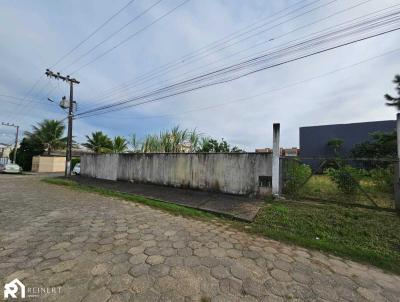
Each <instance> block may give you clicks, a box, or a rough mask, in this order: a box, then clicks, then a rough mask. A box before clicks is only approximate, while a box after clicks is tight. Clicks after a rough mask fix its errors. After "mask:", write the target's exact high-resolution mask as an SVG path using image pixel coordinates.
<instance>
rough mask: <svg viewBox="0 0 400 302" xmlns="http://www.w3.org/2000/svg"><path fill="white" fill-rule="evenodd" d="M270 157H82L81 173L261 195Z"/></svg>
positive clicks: (107, 177) (249, 155)
mask: <svg viewBox="0 0 400 302" xmlns="http://www.w3.org/2000/svg"><path fill="white" fill-rule="evenodd" d="M271 158H272V157H271V154H262V153H191V154H187V153H186V154H185V153H157V154H151V153H144V154H143V153H134V154H106V155H82V157H81V174H82V175H85V176H90V177H96V178H102V179H109V180H134V181H137V182H147V183H154V184H160V185H167V186H174V187H188V188H195V189H203V190H210V191H220V192H224V193H232V194H260V193H261V194H264V193H268V192H269V191H270V188H266V187H260V186H259V176H264V177H263V180H264V183H265V179H266V178H267V179H268V177H271V169H272V168H271Z"/></svg>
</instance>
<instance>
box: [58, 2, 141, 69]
mask: <svg viewBox="0 0 400 302" xmlns="http://www.w3.org/2000/svg"><path fill="white" fill-rule="evenodd" d="M134 1H135V0H130V1H129V2H128V3H127V4H125V5H124V6H123V7H121V8H120V9H119V10H118V11H117V12H116V13H115V14H113V15H112V16H110V17H109V18H108V19H107V20H106V21H104V22H103V23H102V24H101V25H100V26H98V27H97V28H96V29H95V30H94V31H92V32H91V33H90V34H89V35H88V36H87V37H86V38H84V39H83V40H82V41H80V42H79V43H78V44H76V45H75V46H74V47H73V48H72V49H71V50H69V51H68V52H67V53H66V54H64V55H63V56H62V57H61V58H59V59H58V60H57V61H56V62H55V63H54V64H53V65H52V66H50V68H54V67H55V66H56V65H58V64H59V63H60V62H61V61H63V60H64V59H65V58H66V57H68V56H69V55H70V54H71V53H73V52H74V51H75V50H76V49H78V48H79V47H80V46H81V45H82V44H83V43H85V42H86V41H88V40H89V39H90V38H91V37H93V36H94V35H95V34H96V33H97V32H98V31H100V30H101V29H102V28H103V27H104V26H106V25H107V24H108V23H109V22H110V21H111V20H112V19H114V18H115V17H116V16H118V15H119V14H120V13H122V12H123V11H124V10H125V9H126V8H128V6H129V5H131V4H132V3H133V2H134Z"/></svg>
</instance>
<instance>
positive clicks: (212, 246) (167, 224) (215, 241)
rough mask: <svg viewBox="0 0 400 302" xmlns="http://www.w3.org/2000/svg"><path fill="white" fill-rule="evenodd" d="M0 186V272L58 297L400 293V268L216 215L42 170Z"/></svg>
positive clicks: (114, 301)
mask: <svg viewBox="0 0 400 302" xmlns="http://www.w3.org/2000/svg"><path fill="white" fill-rule="evenodd" d="M0 192H2V194H0V202H1V203H2V211H0V279H1V280H3V281H4V280H5V279H7V278H14V277H15V278H16V277H18V278H19V279H21V280H23V281H24V282H26V284H28V285H31V286H43V287H46V286H53V285H54V286H62V288H63V291H64V292H63V295H60V296H59V297H52V298H49V299H48V301H51V302H53V301H57V302H59V301H61V302H62V301H96V302H97V301H100V302H101V301H108V302H120V301H121V302H122V301H135V302H136V301H184V302H187V301H268V302H282V301H293V302H295V301H296V302H298V301H325V302H326V301H340V302H347V301H390V302H392V301H393V302H394V301H396V302H397V301H398V297H399V296H400V288H399V287H398V284H400V278H399V277H398V276H395V275H393V274H388V273H385V272H382V271H381V270H378V269H376V268H374V267H372V266H365V265H363V264H359V263H355V262H353V261H349V260H343V259H341V258H339V257H334V256H332V255H327V254H323V253H321V252H318V251H313V250H310V251H309V250H307V249H304V248H300V247H296V246H292V245H286V244H284V243H280V242H277V241H274V240H270V239H266V238H261V237H257V236H251V235H249V234H246V233H243V232H240V231H238V230H233V229H231V228H230V227H228V226H227V225H225V224H224V223H221V222H220V221H218V220H215V221H200V220H194V219H190V218H184V217H179V216H173V215H170V214H168V213H165V212H162V211H159V210H156V209H152V208H149V207H147V206H144V205H140V204H135V203H132V202H124V201H121V200H118V199H112V198H109V197H105V196H101V195H96V194H89V193H85V192H78V191H72V190H70V189H68V188H63V187H58V186H51V185H48V184H45V183H43V182H40V181H39V177H36V176H24V178H21V179H20V180H19V182H18V187H17V184H16V183H15V181H14V178H12V176H7V175H2V176H1V177H0ZM3 192H5V193H3ZM17 193H18V194H17ZM16 209H18V211H17V210H16Z"/></svg>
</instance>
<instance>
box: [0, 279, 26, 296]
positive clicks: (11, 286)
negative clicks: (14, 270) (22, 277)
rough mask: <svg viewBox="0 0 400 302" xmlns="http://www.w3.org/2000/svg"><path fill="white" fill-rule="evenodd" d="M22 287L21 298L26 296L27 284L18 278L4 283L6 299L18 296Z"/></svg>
mask: <svg viewBox="0 0 400 302" xmlns="http://www.w3.org/2000/svg"><path fill="white" fill-rule="evenodd" d="M19 289H21V298H25V285H24V284H23V283H22V282H21V281H19V280H18V279H14V280H13V281H11V282H10V283H6V285H4V299H7V298H9V297H11V298H17V293H18V290H19Z"/></svg>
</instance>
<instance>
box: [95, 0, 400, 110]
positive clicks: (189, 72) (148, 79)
mask: <svg viewBox="0 0 400 302" xmlns="http://www.w3.org/2000/svg"><path fill="white" fill-rule="evenodd" d="M370 1H371V0H367V1H363V2H361V3H358V4H356V5H353V6H351V7H348V8H345V9H343V10H340V11H337V12H335V13H332V14H330V15H328V16H326V17H323V18H320V19H318V20H316V21H313V22H311V23H308V24H306V25H302V26H299V27H296V28H295V29H293V30H290V31H289V32H286V33H284V34H280V35H277V36H274V37H272V38H271V39H269V40H277V39H279V38H282V37H284V36H287V35H289V34H291V33H293V32H296V31H298V30H301V29H304V28H306V27H309V26H311V25H315V24H317V23H319V22H323V21H326V20H327V19H329V18H332V17H334V16H337V15H339V14H342V13H345V12H348V11H349V10H351V9H354V8H356V7H358V6H360V5H363V4H366V3H368V2H370ZM399 5H400V4H397V5H394V6H399ZM394 6H392V7H394ZM392 7H389V8H392ZM389 8H385V9H383V10H380V11H384V10H387V9H389ZM380 11H377V12H380ZM377 12H374V13H377ZM374 13H370V14H367V15H364V16H363V17H366V16H368V15H371V14H374ZM359 18H362V17H359ZM359 18H355V19H353V20H357V19H359ZM346 23H349V21H345V22H342V23H340V24H339V25H342V24H346ZM339 25H334V26H331V27H328V28H327V29H324V30H322V31H318V32H323V31H326V30H328V29H330V28H335V27H336V26H339ZM313 34H315V33H313ZM313 34H311V35H313ZM307 36H310V35H307ZM269 40H268V41H269ZM296 40H299V39H295V40H294V41H296ZM268 41H267V42H268ZM267 42H266V41H262V42H258V43H256V44H254V45H250V46H249V47H247V48H245V49H242V50H239V51H237V52H235V53H233V54H231V55H229V56H224V57H223V58H221V59H218V60H216V61H213V62H211V63H207V64H205V65H204V64H203V66H202V67H201V68H200V69H204V68H207V67H208V66H211V65H213V64H215V63H218V62H220V61H224V60H226V59H229V58H231V57H233V56H235V55H237V54H240V53H242V52H245V51H247V50H253V49H254V48H256V47H258V46H261V45H264V44H266V43H267ZM290 42H291V41H289V42H286V43H285V44H286V45H287V44H290ZM292 42H293V40H292ZM274 48H276V47H273V48H272V49H274ZM270 49H271V48H270ZM241 59H244V58H241ZM179 68H181V67H179V66H178V68H173V69H172V70H167V71H165V72H163V73H161V74H158V76H161V75H165V74H168V73H169V72H170V71H173V70H176V69H179ZM198 69H199V68H194V69H192V70H189V71H186V72H184V73H183V74H181V75H180V76H178V77H174V78H177V79H179V78H180V77H182V76H183V75H188V74H191V73H192V72H194V71H197V70H198ZM155 78H157V75H154V76H152V77H150V78H147V79H145V80H144V81H142V82H140V83H138V84H136V85H133V86H131V85H130V87H129V89H133V88H136V91H137V87H140V85H142V84H144V83H146V82H149V81H150V80H152V79H155ZM156 85H157V84H152V85H150V86H147V87H145V88H144V89H148V88H151V87H153V86H156ZM127 88H128V87H126V89H125V91H121V92H114V93H112V94H111V95H114V94H116V93H118V94H121V93H124V92H127V91H128V89H127ZM144 89H140V90H139V91H141V90H144ZM111 95H110V94H106V95H105V96H103V97H100V98H99V97H97V99H98V100H104V99H106V98H107V97H110V96H111ZM108 101H109V100H108ZM100 103H104V102H100Z"/></svg>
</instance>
